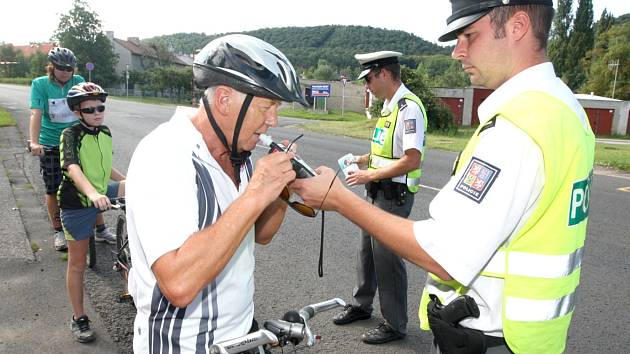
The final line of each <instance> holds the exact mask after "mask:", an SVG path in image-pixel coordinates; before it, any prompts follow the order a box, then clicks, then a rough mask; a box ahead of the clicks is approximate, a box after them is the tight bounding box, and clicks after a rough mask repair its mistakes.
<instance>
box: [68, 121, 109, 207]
mask: <svg viewBox="0 0 630 354" xmlns="http://www.w3.org/2000/svg"><path fill="white" fill-rule="evenodd" d="M60 156H61V168H62V170H63V179H62V181H61V185H60V186H59V191H58V192H57V198H58V200H59V207H60V208H62V209H81V208H87V207H91V206H92V201H91V200H90V199H89V198H88V197H87V196H86V195H85V194H83V193H82V192H81V191H80V190H79V189H78V188H77V187H76V185H75V184H74V181H73V180H72V178H70V173H69V171H68V166H70V165H72V164H77V165H79V167H81V171H82V172H83V174H84V175H85V177H86V178H87V179H88V181H90V183H91V184H92V186H93V187H94V188H95V189H96V190H97V191H98V192H99V193H100V194H103V195H105V194H106V192H107V185H108V183H109V179H110V176H111V174H112V134H111V132H110V130H109V128H107V127H106V126H104V125H101V126H99V127H97V128H96V129H95V130H94V131H92V130H89V129H88V128H86V127H85V126H83V125H82V124H81V123H78V124H75V125H73V126H72V127H69V128H66V129H64V131H63V133H62V134H61V144H60Z"/></svg>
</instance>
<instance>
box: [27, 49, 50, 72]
mask: <svg viewBox="0 0 630 354" xmlns="http://www.w3.org/2000/svg"><path fill="white" fill-rule="evenodd" d="M28 63H29V76H30V77H39V76H43V75H46V65H48V54H47V53H42V52H35V53H33V54H31V56H29V57H28Z"/></svg>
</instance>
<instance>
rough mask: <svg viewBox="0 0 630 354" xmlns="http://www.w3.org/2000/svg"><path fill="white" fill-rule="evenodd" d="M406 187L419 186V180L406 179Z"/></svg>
mask: <svg viewBox="0 0 630 354" xmlns="http://www.w3.org/2000/svg"><path fill="white" fill-rule="evenodd" d="M407 185H408V186H419V185H420V178H409V177H407Z"/></svg>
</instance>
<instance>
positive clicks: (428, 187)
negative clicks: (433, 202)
mask: <svg viewBox="0 0 630 354" xmlns="http://www.w3.org/2000/svg"><path fill="white" fill-rule="evenodd" d="M420 187H422V188H426V189H431V190H434V191H437V192H439V191H440V190H441V188H435V187H430V186H425V185H424V184H421V185H420Z"/></svg>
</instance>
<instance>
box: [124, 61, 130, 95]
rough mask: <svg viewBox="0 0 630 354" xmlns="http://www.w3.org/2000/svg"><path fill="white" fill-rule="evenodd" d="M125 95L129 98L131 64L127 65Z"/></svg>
mask: <svg viewBox="0 0 630 354" xmlns="http://www.w3.org/2000/svg"><path fill="white" fill-rule="evenodd" d="M125 93H126V94H127V98H129V64H125Z"/></svg>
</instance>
